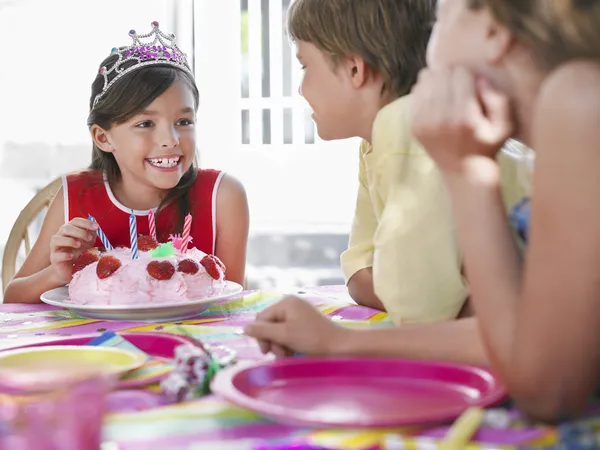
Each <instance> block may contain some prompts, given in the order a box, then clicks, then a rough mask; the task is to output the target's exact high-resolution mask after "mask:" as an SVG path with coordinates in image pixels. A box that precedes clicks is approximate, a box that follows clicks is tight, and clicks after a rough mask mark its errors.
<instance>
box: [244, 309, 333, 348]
mask: <svg viewBox="0 0 600 450" xmlns="http://www.w3.org/2000/svg"><path fill="white" fill-rule="evenodd" d="M343 331H344V329H343V328H342V327H340V326H338V325H336V324H334V323H333V322H332V321H331V320H329V319H328V318H327V317H325V316H323V314H321V313H320V312H319V311H318V310H317V309H315V308H314V307H313V306H312V305H310V304H309V303H308V302H306V301H304V300H302V299H300V298H298V297H286V298H284V299H283V300H281V301H280V302H278V303H276V304H274V305H272V306H270V307H269V308H267V309H265V310H264V311H262V312H261V313H259V314H257V316H256V322H254V323H253V324H250V325H248V326H247V327H246V328H245V329H244V332H245V333H246V335H248V336H251V337H253V338H255V339H257V340H258V343H259V345H260V348H261V350H262V352H263V353H268V352H273V353H274V354H275V355H276V356H278V357H282V356H286V355H289V354H292V353H294V352H297V353H303V354H307V355H315V356H319V355H327V354H329V353H331V348H332V346H334V345H336V344H338V345H339V343H340V342H339V341H340V339H342V337H341V336H340V334H342V333H343Z"/></svg>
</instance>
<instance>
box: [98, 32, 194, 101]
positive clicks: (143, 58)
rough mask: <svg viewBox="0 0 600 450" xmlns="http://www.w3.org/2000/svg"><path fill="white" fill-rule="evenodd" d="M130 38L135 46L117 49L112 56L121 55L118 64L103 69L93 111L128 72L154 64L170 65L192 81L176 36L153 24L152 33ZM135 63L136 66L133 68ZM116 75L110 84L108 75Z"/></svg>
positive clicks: (131, 33) (132, 35) (185, 58)
mask: <svg viewBox="0 0 600 450" xmlns="http://www.w3.org/2000/svg"><path fill="white" fill-rule="evenodd" d="M129 36H130V37H131V39H133V43H132V44H131V46H129V47H121V48H117V47H114V48H113V49H112V50H111V55H119V59H118V60H117V62H115V63H114V64H113V66H112V67H110V68H108V67H100V70H99V71H98V73H99V74H100V75H102V76H103V77H104V87H103V88H102V92H100V93H99V94H98V95H96V97H95V98H94V103H93V104H92V109H93V108H95V107H96V105H97V104H98V102H99V101H100V99H101V98H102V97H103V96H104V94H106V92H107V91H108V90H109V89H110V87H111V86H112V85H113V84H115V83H116V82H117V81H119V79H120V78H122V77H124V76H125V75H127V74H128V73H129V72H133V71H134V70H137V69H140V68H142V67H145V66H149V65H154V64H168V65H170V66H174V67H177V68H179V69H181V70H183V71H185V72H187V73H189V74H190V75H191V76H192V77H193V76H194V74H193V73H192V71H191V70H190V68H189V66H188V63H187V57H186V55H185V53H183V52H182V51H181V50H180V49H179V47H177V44H176V42H175V35H174V34H169V35H167V34H165V33H163V32H162V31H160V29H159V28H158V22H156V21H155V22H152V31H151V32H150V33H148V34H137V33H136V31H135V30H129ZM132 61H133V64H132ZM113 72H114V73H116V75H115V76H114V78H112V79H111V80H110V81H108V79H109V75H110V74H112V73H113Z"/></svg>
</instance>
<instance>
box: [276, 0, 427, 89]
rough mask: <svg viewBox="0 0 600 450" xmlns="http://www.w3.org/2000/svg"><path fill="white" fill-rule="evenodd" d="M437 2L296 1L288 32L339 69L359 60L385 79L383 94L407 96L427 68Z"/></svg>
mask: <svg viewBox="0 0 600 450" xmlns="http://www.w3.org/2000/svg"><path fill="white" fill-rule="evenodd" d="M434 18H435V0H294V1H293V2H292V4H291V5H290V8H289V10H288V19H287V30H288V34H289V36H290V38H291V39H292V40H293V41H304V42H310V43H312V44H314V45H315V46H316V47H317V48H319V49H320V50H321V51H323V52H325V53H326V54H327V55H328V56H329V57H330V58H331V60H332V62H333V63H334V64H337V63H338V62H339V61H340V60H341V59H343V58H344V57H347V56H351V55H357V56H360V57H361V58H362V59H364V61H365V62H366V64H367V65H368V66H369V67H370V68H371V69H372V70H374V71H376V72H378V73H379V74H381V76H382V77H383V79H384V85H383V91H384V93H388V94H390V95H393V96H396V97H402V96H404V95H406V94H408V93H409V92H410V90H411V88H412V86H413V85H414V84H415V82H416V80H417V75H418V73H419V70H421V69H422V68H423V67H424V66H425V54H426V49H427V42H428V41H429V35H430V34H431V28H432V24H433V21H434Z"/></svg>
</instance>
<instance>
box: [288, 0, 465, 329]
mask: <svg viewBox="0 0 600 450" xmlns="http://www.w3.org/2000/svg"><path fill="white" fill-rule="evenodd" d="M434 12H435V2H434V1H433V0H402V1H398V0H370V1H364V0H327V1H326V2H324V1H322V0H296V1H295V2H293V3H292V4H291V6H290V9H289V12H288V32H289V34H290V36H291V38H292V40H293V41H294V42H295V44H296V46H297V57H298V59H299V61H300V62H301V64H302V66H303V69H304V71H305V74H304V79H303V81H302V84H301V86H300V92H301V93H302V95H303V96H304V97H305V98H306V100H307V101H308V103H309V104H310V105H311V107H312V108H313V111H314V114H313V119H314V121H315V123H316V126H317V130H318V133H319V136H320V137H321V138H322V139H325V140H331V139H344V138H349V137H354V136H359V137H361V138H363V143H362V145H361V149H360V187H359V192H358V199H357V205H356V215H355V219H354V223H353V227H352V231H351V235H350V244H349V248H348V250H347V251H346V252H345V253H344V254H343V255H342V268H343V271H344V275H345V277H346V280H347V282H348V289H349V292H350V295H351V296H352V298H354V300H355V301H356V302H357V303H359V304H362V305H366V306H372V307H375V308H379V309H385V310H387V311H388V312H389V313H390V314H391V316H392V318H393V320H394V322H395V323H396V324H400V323H405V322H423V321H434V320H442V319H449V318H455V317H456V316H457V315H458V313H459V311H460V309H461V307H462V306H463V304H464V302H465V300H466V298H467V295H468V294H467V288H466V285H465V282H464V279H463V276H462V273H461V258H460V255H459V252H458V247H457V243H456V239H455V236H454V225H453V220H452V216H451V211H450V205H449V202H448V198H447V195H446V193H445V188H444V185H443V182H442V180H441V177H440V174H439V172H438V170H437V168H436V167H435V164H434V163H433V162H432V161H431V159H430V158H429V157H428V156H427V154H426V153H425V152H424V151H423V150H422V149H421V147H420V146H419V145H418V144H417V143H416V141H415V140H413V139H412V137H411V135H410V132H409V127H408V123H407V122H406V120H405V119H406V117H408V114H407V108H409V107H410V102H409V96H408V94H409V92H410V89H411V88H412V86H413V84H414V83H415V81H416V78H417V74H418V72H419V70H420V69H421V68H423V67H424V65H425V52H426V46H427V42H428V40H429V35H430V31H431V23H432V22H433V20H434Z"/></svg>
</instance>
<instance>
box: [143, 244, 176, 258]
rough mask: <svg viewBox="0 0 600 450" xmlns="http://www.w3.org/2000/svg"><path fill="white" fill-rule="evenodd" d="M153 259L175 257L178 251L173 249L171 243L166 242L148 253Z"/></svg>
mask: <svg viewBox="0 0 600 450" xmlns="http://www.w3.org/2000/svg"><path fill="white" fill-rule="evenodd" d="M148 254H149V255H150V257H151V258H168V257H169V256H175V255H176V254H177V250H175V247H173V244H172V243H171V242H166V243H164V244H161V245H160V246H158V247H156V248H155V249H154V250H150V251H149V252H148Z"/></svg>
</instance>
